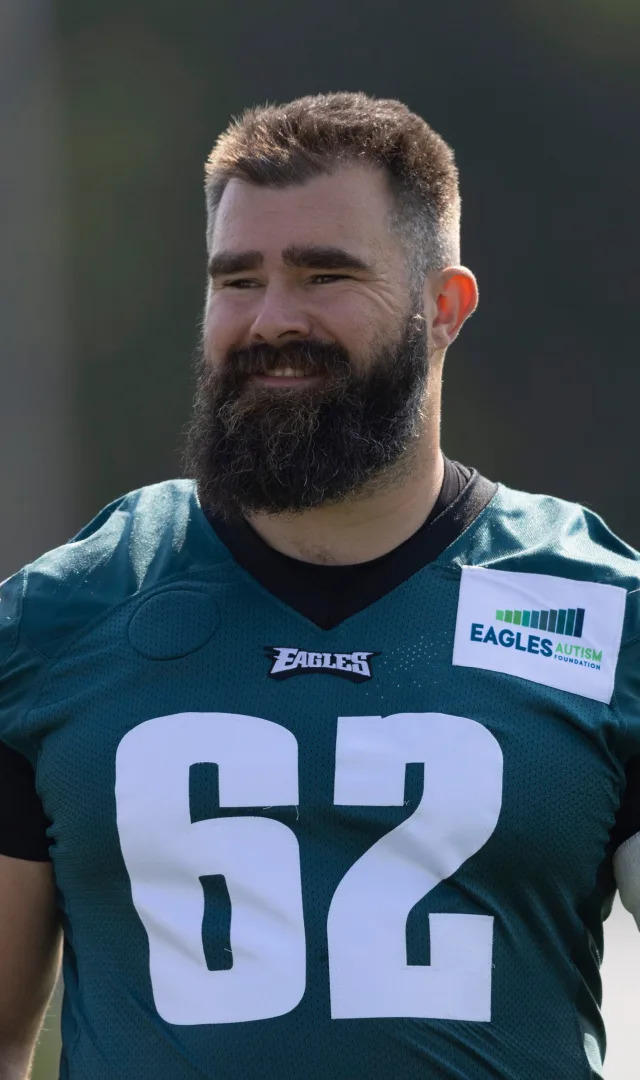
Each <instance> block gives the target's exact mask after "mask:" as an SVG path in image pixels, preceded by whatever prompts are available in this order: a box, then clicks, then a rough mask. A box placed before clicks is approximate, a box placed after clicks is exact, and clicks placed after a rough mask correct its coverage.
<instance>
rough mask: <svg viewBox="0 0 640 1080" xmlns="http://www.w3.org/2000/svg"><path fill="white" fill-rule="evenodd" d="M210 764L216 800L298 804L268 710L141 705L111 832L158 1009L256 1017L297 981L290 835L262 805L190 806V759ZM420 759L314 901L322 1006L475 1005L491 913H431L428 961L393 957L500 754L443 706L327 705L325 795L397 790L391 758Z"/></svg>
mask: <svg viewBox="0 0 640 1080" xmlns="http://www.w3.org/2000/svg"><path fill="white" fill-rule="evenodd" d="M198 762H215V763H217V764H218V766H219V786H220V805H221V806H225V807H234V806H235V807H251V806H255V807H263V808H264V807H268V806H287V805H296V804H297V802H298V746H297V742H296V739H295V737H294V736H293V734H292V733H291V732H290V731H289V730H288V729H286V728H284V727H282V726H281V725H279V724H275V723H273V722H272V721H269V720H264V719H261V718H259V717H254V716H245V715H241V714H235V713H183V714H178V715H175V716H163V717H158V718H155V719H153V720H148V721H146V722H144V723H142V724H140V725H139V726H138V727H136V728H133V729H132V730H131V731H129V732H128V733H127V734H126V735H125V736H124V738H123V739H122V741H121V743H120V745H119V747H118V752H117V757H116V803H117V823H118V832H119V836H120V845H121V849H122V854H123V858H124V861H125V865H126V867H127V871H128V874H129V877H130V879H131V889H132V899H133V903H134V905H135V908H136V910H137V912H138V915H139V917H140V919H141V921H142V923H143V925H144V928H145V930H146V933H147V936H148V939H149V964H150V976H151V984H152V989H153V995H154V1001H155V1005H156V1009H157V1010H158V1013H159V1014H160V1015H161V1016H162V1018H163V1019H164V1020H166V1021H167V1022H169V1023H173V1024H215V1023H233V1022H240V1021H247V1020H261V1019H266V1018H268V1017H273V1016H280V1015H282V1014H284V1013H286V1012H290V1011H291V1010H292V1009H294V1008H295V1007H296V1005H298V1004H299V1002H300V1001H301V999H302V996H303V994H304V991H305V981H306V970H305V966H306V942H305V929H304V916H303V910H302V886H301V879H300V860H299V850H298V841H297V838H296V836H295V834H294V832H293V830H292V829H290V828H288V826H286V825H283V824H282V823H281V822H278V821H274V820H273V819H271V818H265V817H257V816H256V817H246V816H242V817H237V818H234V817H223V818H212V819H207V820H205V821H198V822H194V823H192V822H191V819H190V812H189V783H188V776H189V768H190V766H191V765H192V764H195V763H198ZM413 762H419V763H422V764H423V765H424V793H423V796H422V799H421V801H420V804H419V806H418V807H417V809H416V810H415V812H414V813H413V814H411V816H410V817H409V818H407V820H405V821H404V822H402V824H400V825H398V826H397V827H396V828H395V829H392V830H391V831H390V832H389V833H387V834H386V835H385V836H383V837H382V839H380V840H378V841H377V843H375V844H374V845H373V846H372V847H371V848H369V850H368V851H366V852H365V854H364V855H362V856H361V858H360V859H358V860H357V862H356V863H354V865H353V866H352V867H351V868H350V869H349V870H348V871H347V873H346V874H345V875H344V877H343V878H342V881H341V882H340V883H339V884H338V887H337V888H336V891H335V893H334V896H333V900H332V902H331V905H330V909H329V914H328V921H327V933H328V942H329V979H330V988H331V1012H332V1016H334V1017H336V1018H348V1017H351V1018H354V1017H383V1016H388V1017H393V1016H396V1017H397V1016H412V1017H423V1018H433V1019H455V1020H489V1019H490V1015H491V970H492V935H493V917H492V916H488V915H473V914H454V915H452V914H431V915H430V916H429V933H430V945H431V963H430V964H429V965H420V966H415V965H414V966H410V965H408V964H407V963H406V936H405V935H406V923H407V918H408V915H409V912H410V910H411V909H412V908H413V906H414V905H415V904H416V903H417V902H418V901H419V900H421V899H422V898H423V897H424V896H426V894H427V893H429V892H430V891H431V890H432V889H433V888H435V886H436V885H438V884H439V883H440V882H441V881H443V880H444V879H445V878H447V877H450V876H451V875H452V874H453V873H455V872H456V870H458V869H459V868H460V866H461V865H462V864H463V863H464V862H465V861H466V860H467V859H469V858H471V856H472V855H474V854H475V853H476V852H477V851H479V850H480V848H481V847H482V846H483V845H484V844H485V843H486V842H487V840H488V839H489V837H490V836H491V834H492V833H493V830H494V829H495V826H496V824H497V821H498V816H499V813H500V806H501V798H502V754H501V751H500V747H499V745H498V743H497V741H496V739H495V738H494V736H493V735H492V734H491V733H490V732H489V731H488V730H487V729H486V728H485V727H483V726H482V725H481V724H479V723H477V722H476V721H474V720H469V719H466V718H464V717H459V716H450V715H447V714H443V713H397V714H395V715H392V716H386V717H380V716H348V717H341V718H340V719H339V721H338V733H337V743H336V773H335V797H334V802H335V804H336V805H351V806H353V805H360V806H399V805H402V803H403V802H404V785H405V768H406V765H407V764H408V763H413ZM205 874H224V876H225V880H226V883H227V888H228V891H229V896H230V899H231V905H232V916H231V948H232V953H233V965H232V967H231V968H230V969H229V970H227V971H210V970H209V969H208V968H207V964H206V959H205V955H204V948H203V944H202V920H203V915H204V896H203V890H202V886H201V883H200V877H201V876H204V875H205Z"/></svg>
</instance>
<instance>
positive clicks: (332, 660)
mask: <svg viewBox="0 0 640 1080" xmlns="http://www.w3.org/2000/svg"><path fill="white" fill-rule="evenodd" d="M264 651H265V655H266V656H268V657H269V658H270V659H271V660H272V661H273V662H272V664H271V669H270V671H269V672H268V674H269V677H270V678H271V679H289V678H291V676H292V675H312V674H324V675H337V676H338V677H339V678H341V679H349V681H350V682H356V683H360V682H366V680H367V679H370V678H371V677H372V672H371V664H370V663H369V661H370V659H371V657H372V656H379V655H380V653H377V652H350V653H339V652H310V651H307V650H305V649H288V648H284V647H281V646H277V645H266V646H265V650H264Z"/></svg>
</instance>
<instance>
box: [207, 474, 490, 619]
mask: <svg viewBox="0 0 640 1080" xmlns="http://www.w3.org/2000/svg"><path fill="white" fill-rule="evenodd" d="M495 490H496V485H495V484H493V483H491V482H490V481H489V480H485V479H484V478H483V477H481V476H479V474H478V473H477V472H475V471H474V470H473V469H469V468H467V467H466V466H465V465H459V464H458V462H455V461H449V459H448V458H445V459H444V479H443V482H442V487H441V489H440V494H439V495H438V498H437V499H436V502H435V505H434V507H433V509H432V510H431V513H430V514H429V515H428V517H427V518H426V520H425V521H424V522H423V524H422V525H421V526H420V528H419V529H418V530H417V531H416V532H415V533H413V535H412V536H410V537H409V539H408V540H405V541H404V543H402V544H400V545H399V547H396V548H394V549H393V551H389V552H387V554H386V555H381V556H380V557H379V558H377V559H371V560H369V561H368V562H363V563H355V564H350V565H348V566H335V565H326V564H318V563H308V562H303V561H302V560H301V559H294V558H291V556H289V555H283V554H282V553H281V552H279V551H275V550H274V549H273V548H271V547H269V545H268V544H266V543H265V541H264V540H262V539H261V537H260V536H258V534H257V533H256V532H255V530H254V529H252V528H251V526H250V525H249V524H248V523H247V522H246V521H241V522H233V523H231V524H228V523H226V522H224V521H222V520H221V519H220V518H217V517H216V516H215V515H210V516H209V521H210V523H211V525H212V526H213V528H214V529H215V531H216V533H217V535H218V536H219V538H220V539H221V540H222V542H223V544H224V545H225V546H226V547H227V548H229V550H230V552H231V554H232V555H233V557H234V559H235V561H236V562H237V563H239V564H240V566H242V567H244V569H245V570H248V571H249V573H250V574H251V576H252V577H254V578H255V579H256V580H257V581H259V582H260V584H261V585H263V586H264V587H265V588H266V589H268V591H269V592H271V593H273V594H274V595H276V596H277V597H278V598H279V599H280V600H282V601H283V602H284V603H285V604H287V605H288V606H289V607H291V608H293V609H294V610H295V611H298V612H299V613H300V614H301V615H304V616H305V617H306V618H307V619H309V620H310V621H311V622H313V623H315V624H316V626H319V627H320V628H321V629H322V630H331V629H332V628H333V627H334V626H337V625H338V623H341V622H342V621H343V620H344V619H347V618H349V617H350V616H351V615H355V614H356V613H357V612H358V611H362V610H363V609H364V608H366V607H369V605H370V604H373V603H375V601H376V600H379V599H381V597H383V596H386V594H387V593H389V592H391V591H392V590H393V589H395V588H397V587H398V585H400V584H402V582H403V581H406V580H407V578H409V577H411V575H412V574H415V573H416V572H417V571H418V570H420V569H421V567H423V566H426V565H427V563H430V562H433V560H434V559H436V558H437V557H438V555H440V554H441V553H442V552H443V551H444V549H445V548H447V547H448V546H449V544H451V543H452V542H453V541H454V540H456V539H457V538H458V536H460V534H461V533H462V532H464V530H465V529H466V528H467V527H468V526H469V525H470V524H471V522H472V521H474V520H475V518H476V517H477V516H478V514H479V513H480V511H481V510H482V509H484V507H485V506H486V505H487V503H488V502H489V500H490V499H491V498H492V497H493V495H494V493H495Z"/></svg>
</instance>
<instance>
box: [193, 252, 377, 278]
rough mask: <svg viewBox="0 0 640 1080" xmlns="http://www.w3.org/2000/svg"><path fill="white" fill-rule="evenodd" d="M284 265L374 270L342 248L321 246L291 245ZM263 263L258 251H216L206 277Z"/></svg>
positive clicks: (254, 266) (241, 271)
mask: <svg viewBox="0 0 640 1080" xmlns="http://www.w3.org/2000/svg"><path fill="white" fill-rule="evenodd" d="M282 261H283V262H284V264H285V266H289V267H296V268H302V269H307V270H355V271H364V272H366V273H371V271H372V270H373V267H372V266H370V265H369V264H368V263H366V262H365V261H364V260H363V259H361V258H359V256H358V255H354V254H353V253H352V252H350V251H346V250H345V248H341V247H332V246H327V245H320V244H309V245H305V246H302V245H299V244H290V245H289V247H286V248H284V250H283V252H282ZM263 263H264V255H263V254H262V252H260V251H218V252H216V254H215V255H212V256H211V258H210V260H209V268H208V269H209V276H210V277H212V278H219V277H223V276H224V275H225V274H241V273H244V272H245V271H247V270H257V269H259V267H261V266H262V265H263Z"/></svg>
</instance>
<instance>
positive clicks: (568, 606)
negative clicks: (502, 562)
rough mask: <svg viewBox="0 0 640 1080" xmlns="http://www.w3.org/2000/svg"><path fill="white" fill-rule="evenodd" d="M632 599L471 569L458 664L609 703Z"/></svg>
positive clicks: (464, 586) (579, 584)
mask: <svg viewBox="0 0 640 1080" xmlns="http://www.w3.org/2000/svg"><path fill="white" fill-rule="evenodd" d="M626 596H627V594H626V590H625V589H621V588H619V587H618V586H616V585H600V584H599V583H597V582H593V581H571V580H569V578H560V577H550V576H549V575H547V574H517V573H512V572H511V571H506V570H486V569H485V568H484V567H477V566H466V567H464V568H463V570H462V581H461V582H460V598H459V600H458V617H457V621H456V636H455V641H454V645H453V663H454V664H455V665H457V666H459V667H474V668H484V669H485V670H487V671H501V672H504V673H505V674H507V675H519V676H520V678H522V679H529V680H530V681H531V682H538V683H543V684H544V685H545V686H554V687H556V688H557V689H558V690H568V691H569V692H570V693H572V694H581V695H582V697H587V698H593V699H594V700H595V701H604V702H606V703H607V704H608V703H609V702H610V701H611V696H612V694H613V685H614V679H615V673H616V664H617V662H618V653H619V651H620V638H621V636H622V623H623V619H624V611H625V603H626Z"/></svg>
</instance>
